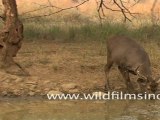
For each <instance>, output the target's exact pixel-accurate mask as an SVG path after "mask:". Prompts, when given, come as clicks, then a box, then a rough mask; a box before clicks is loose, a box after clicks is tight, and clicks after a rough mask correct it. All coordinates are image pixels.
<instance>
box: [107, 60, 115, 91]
mask: <svg viewBox="0 0 160 120" xmlns="http://www.w3.org/2000/svg"><path fill="white" fill-rule="evenodd" d="M112 65H113V61H111V60H108V61H107V64H106V65H105V77H106V81H105V90H110V89H111V88H110V84H109V71H110V69H111V67H112Z"/></svg>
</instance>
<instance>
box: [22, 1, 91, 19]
mask: <svg viewBox="0 0 160 120" xmlns="http://www.w3.org/2000/svg"><path fill="white" fill-rule="evenodd" d="M88 1H89V0H85V1H83V2H81V3H79V4H77V5H75V6H72V7H67V8H59V9H60V10H57V11H55V12H52V13H49V14H44V15H38V16H32V17H26V18H24V19H32V18H39V17H46V16H51V15H54V14H57V13H60V12H62V11H65V10H69V9H74V8H78V7H79V6H81V5H83V4H85V3H86V2H88ZM51 6H52V5H51ZM51 6H50V7H51ZM46 7H47V6H46ZM30 12H31V11H30Z"/></svg>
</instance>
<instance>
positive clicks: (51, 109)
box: [0, 100, 160, 120]
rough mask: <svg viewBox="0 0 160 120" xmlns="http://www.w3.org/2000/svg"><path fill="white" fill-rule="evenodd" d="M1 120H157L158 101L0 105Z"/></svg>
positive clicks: (47, 102)
mask: <svg viewBox="0 0 160 120" xmlns="http://www.w3.org/2000/svg"><path fill="white" fill-rule="evenodd" d="M0 106H1V107H0V120H160V118H159V117H160V106H159V101H114V100H113V101H106V102H104V101H101V102H100V101H35V100H34V101H9V102H6V101H4V102H0Z"/></svg>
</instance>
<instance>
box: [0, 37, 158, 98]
mask: <svg viewBox="0 0 160 120" xmlns="http://www.w3.org/2000/svg"><path fill="white" fill-rule="evenodd" d="M106 58H107V56H106V45H105V42H103V43H102V42H83V43H82V42H81V43H80V42H76V43H64V42H56V41H45V40H42V41H29V42H24V44H23V46H22V49H21V50H20V51H19V54H18V55H17V57H16V58H15V61H17V62H18V63H20V64H21V65H22V66H23V67H24V68H25V69H26V70H27V71H28V72H29V73H30V76H16V75H10V74H6V73H4V72H2V71H1V72H0V76H1V79H0V82H1V86H0V95H1V96H45V95H46V94H47V93H48V92H49V91H52V90H56V91H61V92H64V93H91V92H94V91H103V90H104V82H105V75H104V66H105V64H106V63H107V60H106ZM155 71H157V68H155V69H154V72H155ZM132 79H133V81H134V80H135V78H132ZM110 81H111V85H112V88H113V89H114V90H123V89H124V90H125V85H124V81H123V79H122V77H121V75H120V73H119V71H118V70H117V68H116V67H115V66H114V67H113V68H112V71H111V74H110ZM73 83H74V84H75V85H76V88H75V89H74V90H66V89H64V88H63V86H65V85H67V84H73ZM134 83H135V82H134ZM135 85H136V83H135Z"/></svg>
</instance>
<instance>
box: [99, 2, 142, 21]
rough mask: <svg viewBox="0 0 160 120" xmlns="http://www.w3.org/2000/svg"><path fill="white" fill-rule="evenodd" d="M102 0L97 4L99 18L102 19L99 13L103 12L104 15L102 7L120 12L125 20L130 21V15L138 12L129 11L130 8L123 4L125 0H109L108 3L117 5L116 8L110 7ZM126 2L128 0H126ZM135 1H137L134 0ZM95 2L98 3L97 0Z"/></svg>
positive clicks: (132, 15)
mask: <svg viewBox="0 0 160 120" xmlns="http://www.w3.org/2000/svg"><path fill="white" fill-rule="evenodd" d="M135 1H136V0H135ZM138 1H139V0H138ZM104 2H105V1H104V0H100V3H99V5H98V9H97V11H98V15H99V18H100V19H102V18H103V17H102V16H101V13H102V14H103V16H105V14H104V9H103V8H105V9H108V10H111V11H115V12H121V13H122V14H123V16H124V21H125V22H126V21H127V20H128V21H130V22H131V19H130V17H135V16H134V15H135V14H139V13H131V12H130V10H129V9H128V8H127V7H126V6H125V5H124V4H125V3H127V1H122V0H110V1H109V3H113V5H115V6H117V8H118V9H112V8H110V7H108V6H107V5H106V4H105V3H104ZM128 2H130V1H129V0H128ZM136 2H137V1H136ZM96 3H97V4H98V2H97V1H96Z"/></svg>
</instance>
